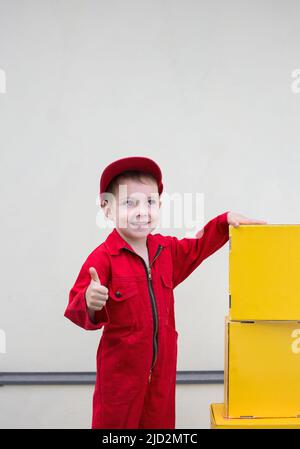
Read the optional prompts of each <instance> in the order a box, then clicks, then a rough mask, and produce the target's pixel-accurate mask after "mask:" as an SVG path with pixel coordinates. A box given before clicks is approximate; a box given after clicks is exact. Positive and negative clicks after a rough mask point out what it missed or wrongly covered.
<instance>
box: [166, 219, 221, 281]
mask: <svg viewBox="0 0 300 449" xmlns="http://www.w3.org/2000/svg"><path fill="white" fill-rule="evenodd" d="M228 212H229V211H227V212H224V213H223V214H221V215H218V216H217V217H215V218H213V219H212V220H210V221H209V222H208V223H207V224H206V225H205V226H204V228H203V229H201V230H200V231H198V232H197V234H196V237H195V238H188V237H186V238H183V239H180V240H179V239H178V238H177V237H171V251H172V260H173V288H175V287H176V286H177V285H178V284H180V283H181V282H182V281H184V280H185V279H186V278H187V277H188V276H189V275H190V274H191V273H192V272H193V271H194V270H195V269H196V268H197V267H198V266H199V265H200V263H201V262H202V261H203V260H204V259H206V258H207V257H209V256H210V255H211V254H213V253H214V252H215V251H217V250H218V249H220V248H221V247H222V246H223V245H224V244H225V243H226V242H227V241H228V240H229V225H228V222H227V214H228Z"/></svg>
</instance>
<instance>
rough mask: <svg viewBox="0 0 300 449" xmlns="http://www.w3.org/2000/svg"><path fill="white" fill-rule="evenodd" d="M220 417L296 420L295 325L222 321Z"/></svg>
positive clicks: (299, 331) (299, 382)
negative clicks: (222, 396) (223, 364)
mask: <svg viewBox="0 0 300 449" xmlns="http://www.w3.org/2000/svg"><path fill="white" fill-rule="evenodd" d="M224 374H225V376H224V381H225V382H224V393H225V394H224V398H225V416H226V417H228V418H241V417H254V418H287V417H300V322H297V321H256V322H238V321H230V320H229V318H228V317H226V320H225V373H224Z"/></svg>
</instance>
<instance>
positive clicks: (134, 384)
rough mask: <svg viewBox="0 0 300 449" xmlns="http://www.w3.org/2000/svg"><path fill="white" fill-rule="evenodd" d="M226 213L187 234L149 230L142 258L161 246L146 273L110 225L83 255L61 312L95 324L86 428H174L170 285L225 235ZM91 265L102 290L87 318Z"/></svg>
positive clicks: (89, 326) (89, 325) (175, 335)
mask: <svg viewBox="0 0 300 449" xmlns="http://www.w3.org/2000/svg"><path fill="white" fill-rule="evenodd" d="M227 214H228V212H225V213H223V214H221V215H218V216H217V217H215V218H214V219H212V220H211V221H209V222H208V223H207V224H206V225H205V226H204V228H203V229H202V230H201V231H199V232H198V233H197V234H196V237H195V238H182V239H178V238H177V237H172V236H164V235H162V234H149V235H148V237H147V247H148V252H149V260H150V265H151V264H152V261H153V258H154V256H155V255H156V254H157V250H158V249H159V245H160V246H161V249H160V252H159V254H158V255H157V257H156V258H155V260H154V261H153V264H152V265H151V277H152V279H151V280H148V277H147V268H146V264H145V263H144V261H143V259H142V258H141V257H140V256H139V255H138V254H137V253H135V254H133V253H131V252H130V251H128V249H130V250H131V251H134V250H133V249H132V247H131V246H130V245H129V244H128V243H127V242H126V241H125V240H124V239H123V238H122V237H121V235H120V234H119V233H118V231H117V229H116V228H114V230H113V231H112V232H111V233H110V234H109V235H108V237H107V239H106V240H105V241H104V242H103V243H102V244H101V245H99V246H98V247H97V248H96V249H95V250H94V251H93V252H92V253H91V254H90V255H89V256H88V257H87V259H86V261H85V262H84V264H83V266H82V268H81V270H80V272H79V275H78V277H77V279H76V281H75V284H74V286H73V287H72V289H71V291H70V294H69V303H68V306H67V308H66V310H65V314H64V315H65V317H67V318H68V319H70V320H71V321H73V322H74V323H75V324H77V325H78V326H80V327H82V328H84V329H86V330H96V329H101V328H102V327H103V333H102V336H101V339H100V342H99V346H98V350H97V356H96V365H97V375H96V384H95V389H94V395H93V419H92V428H108V429H112V428H116V429H117V428H119V429H126V428H133V429H137V428H148V429H154V428H161V429H163V428H166V429H174V428H175V387H176V365H177V339H178V333H177V330H176V325H175V316H174V295H173V289H174V288H175V287H176V286H177V285H178V284H180V283H181V282H182V281H184V280H185V279H186V278H187V277H188V276H189V275H190V274H191V273H192V272H193V271H194V270H195V269H196V268H197V267H198V266H199V265H200V263H201V262H202V261H203V260H204V259H206V258H207V257H209V256H210V255H211V254H213V253H214V252H215V251H217V250H218V249H219V248H221V247H222V246H223V245H224V244H225V243H226V242H227V241H228V240H229V226H228V223H227ZM201 235H202V236H201ZM197 236H198V238H197ZM124 247H125V248H127V249H123V248H124ZM92 266H93V267H95V268H96V270H97V272H98V275H99V278H100V280H101V283H102V284H103V285H105V286H106V287H107V288H108V289H109V299H108V300H107V302H106V305H105V306H104V308H103V309H102V310H101V311H99V312H96V323H92V322H91V320H90V318H89V314H88V311H87V305H86V300H85V291H86V289H87V287H88V285H89V284H90V280H91V278H90V274H89V271H88V269H89V267H92ZM149 283H150V284H151V286H152V290H151V286H150V287H149ZM117 292H118V293H117ZM150 292H153V294H154V298H155V304H156V315H154V316H157V320H158V341H157V352H156V353H157V357H156V361H155V363H154V366H153V372H152V377H151V379H150V382H149V381H148V378H149V373H150V367H151V365H152V361H153V360H152V356H153V351H154V350H155V351H156V347H155V346H154V344H153V338H154V322H155V321H154V318H153V311H152V300H153V296H151V293H150ZM116 293H117V294H116ZM151 298H152V299H151Z"/></svg>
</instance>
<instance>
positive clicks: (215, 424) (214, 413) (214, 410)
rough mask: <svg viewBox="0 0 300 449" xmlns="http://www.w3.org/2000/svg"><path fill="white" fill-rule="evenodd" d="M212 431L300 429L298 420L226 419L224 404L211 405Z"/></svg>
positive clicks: (299, 420) (299, 419)
mask: <svg viewBox="0 0 300 449" xmlns="http://www.w3.org/2000/svg"><path fill="white" fill-rule="evenodd" d="M210 425H211V428H212V429H300V418H271V419H265V418H254V419H228V418H225V417H224V404H211V406H210Z"/></svg>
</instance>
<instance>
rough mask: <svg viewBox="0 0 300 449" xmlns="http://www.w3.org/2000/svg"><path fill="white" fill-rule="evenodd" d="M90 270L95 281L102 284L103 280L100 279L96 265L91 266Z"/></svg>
mask: <svg viewBox="0 0 300 449" xmlns="http://www.w3.org/2000/svg"><path fill="white" fill-rule="evenodd" d="M89 272H90V275H91V278H92V280H93V281H95V282H98V283H99V284H100V285H101V281H100V279H99V276H98V273H97V271H96V269H95V268H94V267H90V268H89Z"/></svg>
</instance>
